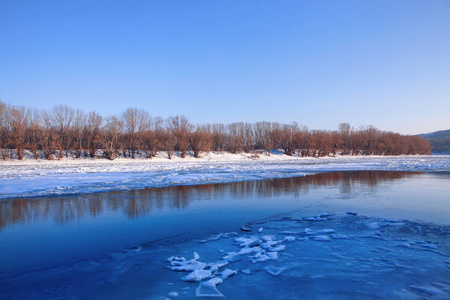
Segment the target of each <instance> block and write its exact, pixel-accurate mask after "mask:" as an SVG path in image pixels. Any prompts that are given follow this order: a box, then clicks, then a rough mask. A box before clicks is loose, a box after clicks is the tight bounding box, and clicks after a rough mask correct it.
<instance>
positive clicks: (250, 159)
mask: <svg viewBox="0 0 450 300" xmlns="http://www.w3.org/2000/svg"><path fill="white" fill-rule="evenodd" d="M449 169H450V156H448V155H443V156H396V157H386V156H357V157H351V156H345V157H325V158H300V157H290V156H286V155H283V154H272V155H271V156H267V155H259V157H255V156H254V155H252V154H229V153H219V154H217V153H209V154H206V155H205V156H204V157H203V158H201V159H196V158H193V157H188V158H185V159H181V158H178V157H175V158H173V159H172V160H169V159H167V158H166V157H165V156H164V155H163V154H161V155H160V156H158V157H156V158H153V159H151V160H149V159H136V160H132V159H116V160H114V161H109V160H95V159H75V160H74V159H62V160H59V161H47V160H37V161H35V160H24V161H2V162H0V199H10V198H18V197H41V196H60V195H73V194H83V193H95V192H105V191H116V190H133V189H143V188H150V187H164V186H172V185H194V184H206V183H220V182H233V181H244V180H259V179H268V178H282V177H294V176H305V175H307V174H311V173H320V172H331V171H359V170H379V171H438V170H449Z"/></svg>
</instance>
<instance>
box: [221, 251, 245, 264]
mask: <svg viewBox="0 0 450 300" xmlns="http://www.w3.org/2000/svg"><path fill="white" fill-rule="evenodd" d="M222 259H223V260H227V261H229V262H234V261H238V260H241V256H240V255H239V253H237V252H228V253H227V255H225V256H224V257H222Z"/></svg>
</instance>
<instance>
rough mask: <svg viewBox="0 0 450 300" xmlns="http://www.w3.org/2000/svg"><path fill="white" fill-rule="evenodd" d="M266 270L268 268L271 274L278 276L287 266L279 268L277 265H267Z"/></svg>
mask: <svg viewBox="0 0 450 300" xmlns="http://www.w3.org/2000/svg"><path fill="white" fill-rule="evenodd" d="M264 270H266V271H267V272H268V273H269V274H271V275H273V276H278V275H280V274H281V273H282V272H283V271H284V270H286V268H277V267H272V266H268V267H265V268H264Z"/></svg>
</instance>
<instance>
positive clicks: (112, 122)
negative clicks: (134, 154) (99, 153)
mask: <svg viewBox="0 0 450 300" xmlns="http://www.w3.org/2000/svg"><path fill="white" fill-rule="evenodd" d="M122 130H123V123H122V121H121V120H120V119H119V118H118V117H116V116H112V117H107V118H106V120H105V125H104V126H103V127H102V129H101V136H102V144H103V147H104V148H105V152H104V155H105V157H106V158H108V159H110V160H113V159H116V158H117V156H118V154H119V148H120V135H121V132H122Z"/></svg>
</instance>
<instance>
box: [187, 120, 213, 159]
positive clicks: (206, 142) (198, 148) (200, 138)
mask: <svg viewBox="0 0 450 300" xmlns="http://www.w3.org/2000/svg"><path fill="white" fill-rule="evenodd" d="M189 144H190V146H191V150H192V152H194V157H195V158H199V157H200V152H202V151H208V150H211V145H212V138H211V132H210V131H209V130H208V129H207V127H206V126H203V127H201V126H197V128H196V129H195V131H193V132H191V133H190V134H189Z"/></svg>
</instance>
